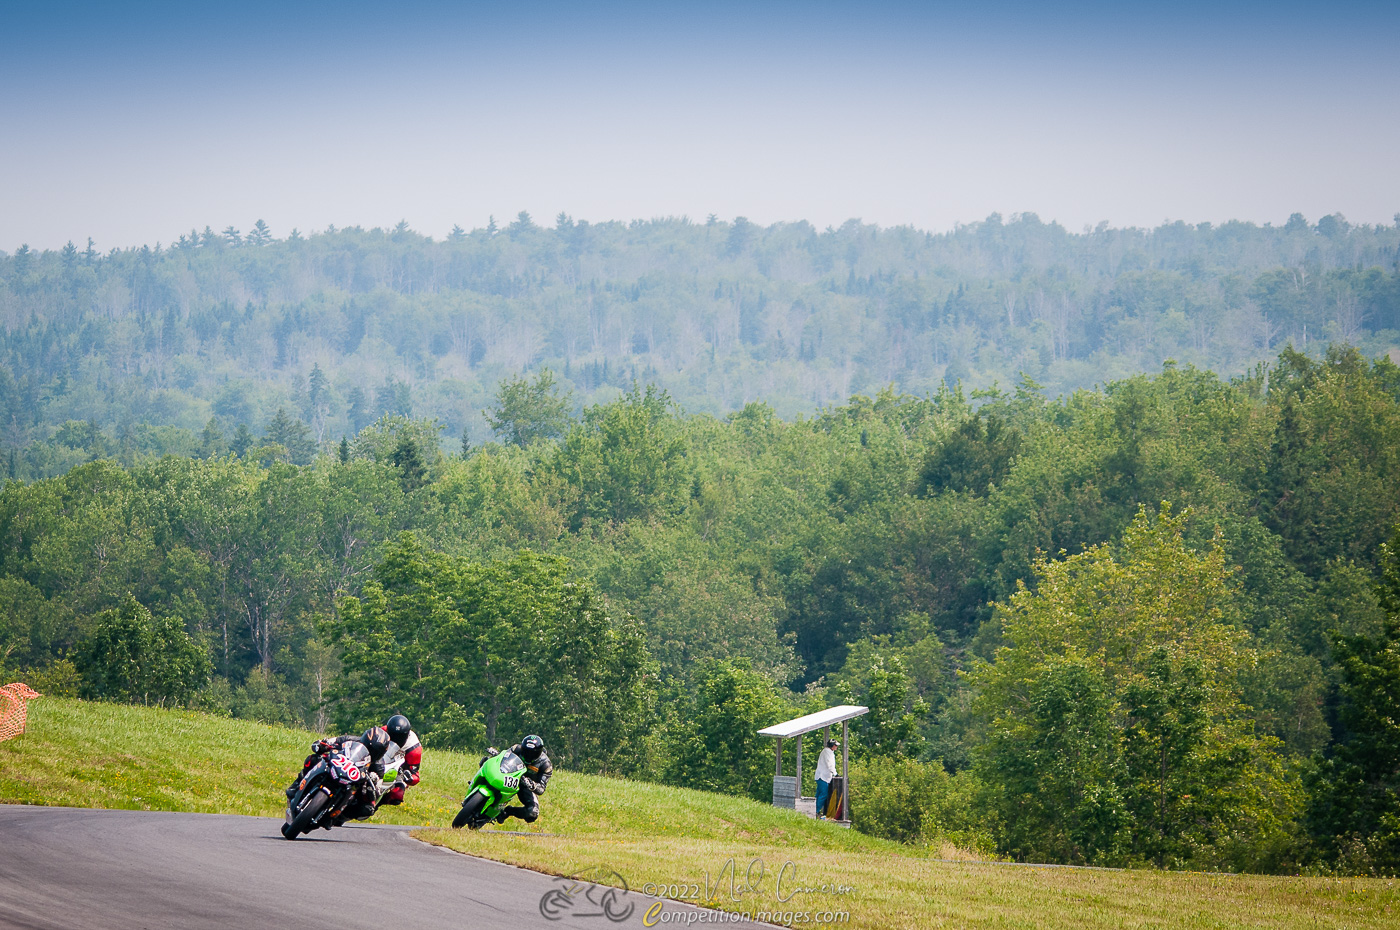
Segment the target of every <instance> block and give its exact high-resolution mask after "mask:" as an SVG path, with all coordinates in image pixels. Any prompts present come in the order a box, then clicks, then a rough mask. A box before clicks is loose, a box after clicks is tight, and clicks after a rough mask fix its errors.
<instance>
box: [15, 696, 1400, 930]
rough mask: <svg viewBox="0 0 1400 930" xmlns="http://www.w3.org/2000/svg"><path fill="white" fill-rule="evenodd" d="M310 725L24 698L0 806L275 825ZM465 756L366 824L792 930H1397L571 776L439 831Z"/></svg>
mask: <svg viewBox="0 0 1400 930" xmlns="http://www.w3.org/2000/svg"><path fill="white" fill-rule="evenodd" d="M316 735H317V734H313V733H307V732H301V731H296V730H287V729H282V728H277V727H266V726H261V725H259V724H254V723H248V722H246V721H235V720H224V719H220V718H215V717H208V716H204V715H201V714H195V713H190V712H187V711H161V710H152V709H145V708H137V707H126V706H120V705H110V704H91V703H85V702H82V701H73V700H64V699H56V698H43V699H41V700H38V701H35V702H33V703H32V704H31V705H30V727H29V732H28V733H26V734H25V735H24V736H22V737H20V738H18V739H15V740H11V741H8V742H4V743H0V801H3V802H6V803H25V804H49V805H66V806H75V807H107V808H134V809H149V810H176V811H202V812H210V813H213V812H218V813H236V814H253V815H261V816H271V817H280V816H281V813H282V805H283V796H282V790H281V789H282V788H283V787H284V786H285V785H286V783H287V781H288V780H290V777H291V774H292V771H293V770H294V769H295V768H296V767H297V766H299V765H300V763H301V760H302V759H303V758H304V757H305V753H306V751H307V748H308V746H309V744H310V742H311V740H312V739H314V738H315V736H316ZM476 761H477V760H476V758H475V757H473V756H466V755H463V754H460V753H450V752H434V751H429V752H427V753H426V754H425V760H424V765H423V776H424V781H423V784H422V785H421V786H420V787H419V788H416V789H414V790H412V791H410V792H409V795H408V797H409V802H408V803H406V804H404V805H403V806H401V807H399V808H386V809H385V810H384V811H383V812H381V814H380V815H378V819H380V820H383V821H387V822H391V823H404V824H413V825H418V826H420V827H422V829H420V830H418V831H416V832H415V835H416V836H418V837H419V838H420V839H423V840H426V841H428V842H432V843H436V844H439V845H444V846H448V847H451V848H453V849H457V850H460V851H462V852H466V853H470V854H472V855H477V856H484V857H487V858H491V859H498V860H501V861H505V862H511V863H514V864H517V865H521V866H525V867H527V868H533V869H537V870H539V871H542V872H547V873H550V874H555V875H570V874H575V873H579V872H587V873H589V874H590V875H595V876H597V875H601V874H602V873H609V874H612V873H615V874H616V875H619V876H621V877H622V878H623V879H625V880H626V882H627V883H628V885H629V887H631V888H633V889H637V890H643V889H644V888H645V887H646V886H647V885H649V884H656V885H662V886H672V887H670V888H668V889H666V890H669V891H670V892H671V894H672V896H675V897H679V898H683V899H685V900H689V901H691V902H693V903H700V904H709V905H711V906H716V907H721V908H724V909H726V910H731V911H748V912H750V913H754V912H761V911H769V912H774V911H776V912H779V913H783V914H791V915H793V917H794V923H795V924H796V925H802V924H803V922H804V919H805V920H806V921H807V923H806V925H809V926H810V925H815V924H814V923H813V921H815V920H816V919H818V918H820V917H821V916H823V915H825V914H827V913H829V912H845V913H848V914H849V919H847V920H844V921H841V922H839V923H837V924H836V926H842V927H857V928H871V930H875V928H880V930H884V928H926V927H979V928H980V927H986V928H1032V927H1034V928H1040V927H1046V928H1061V927H1063V928H1081V927H1090V928H1099V927H1102V928H1109V927H1113V928H1120V927H1124V928H1192V930H1195V928H1221V930H1224V928H1235V927H1259V928H1285V927H1299V928H1312V927H1320V928H1338V930H1341V928H1348V930H1350V928H1354V930H1362V928H1380V927H1400V916H1397V915H1400V882H1396V881H1392V880H1384V879H1354V878H1347V879H1323V878H1290V877H1274V876H1226V875H1199V874H1188V873H1169V872H1150V871H1126V872H1117V871H1103V870H1090V869H1051V868H1027V867H1018V866H1010V865H1004V864H996V863H983V862H974V861H955V862H950V861H940V860H942V859H947V858H958V857H960V854H959V853H958V852H957V851H956V850H954V849H952V848H951V847H944V848H942V849H913V848H910V847H904V846H899V845H897V844H894V843H888V842H885V841H881V840H876V839H873V838H871V837H867V836H863V835H861V834H858V833H852V832H848V831H845V830H841V829H839V828H836V827H833V826H830V825H827V824H820V823H816V822H814V821H810V820H807V819H806V818H803V817H799V816H797V815H795V814H792V813H790V812H783V811H778V810H775V809H773V808H772V807H770V806H768V805H764V804H757V803H754V802H751V801H745V800H736V799H733V798H727V797H724V796H722V795H713V794H706V793H703V792H698V791H689V790H685V789H678V788H667V787H662V786H657V785H649V784H643V783H638V782H628V781H620V780H616V779H605V778H599V777H597V776H590V775H579V774H574V773H570V772H561V773H560V774H559V775H557V776H556V777H555V779H554V780H553V781H552V783H551V785H550V790H549V793H548V794H547V795H546V796H545V798H544V801H543V808H544V815H543V817H542V818H541V820H540V822H539V823H538V824H536V825H534V826H533V827H529V828H524V829H525V830H526V832H531V833H536V834H541V835H536V836H518V835H510V834H507V833H505V832H503V831H504V830H505V829H506V828H504V827H503V828H501V830H499V831H493V830H491V829H487V830H483V831H481V832H480V833H464V832H457V831H453V830H448V829H444V828H443V827H444V825H445V824H446V823H447V822H448V820H449V819H450V818H451V816H452V814H453V813H455V812H456V809H457V805H458V803H459V802H460V799H461V796H462V794H463V792H464V791H465V788H466V784H467V782H468V781H469V780H470V777H471V775H472V773H474V772H475V770H476ZM857 790H858V789H857ZM856 797H857V801H856V803H857V804H858V803H859V801H858V797H859V796H858V795H857V796H856ZM511 824H512V825H513V828H517V829H518V828H519V827H518V825H519V822H518V821H511ZM961 858H967V857H961ZM731 861H732V862H733V870H732V872H731V871H730V869H729V868H728V865H727V864H728V863H730V862H731ZM759 863H761V865H759ZM789 863H790V864H789ZM780 875H781V885H780V884H779V881H778V880H779V877H780ZM760 876H761V877H760ZM615 880H616V879H614V881H615ZM823 885H826V886H828V890H826V891H822V890H820V889H821V886H823ZM837 886H840V887H839V888H838V887H837ZM803 888H812V889H818V890H810V891H804V890H801V889H803ZM832 889H836V890H835V891H833V890H832ZM793 892H796V893H795V894H794V893H793ZM780 896H781V898H782V899H786V900H782V899H780ZM658 925H659V924H658Z"/></svg>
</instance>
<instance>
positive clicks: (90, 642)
mask: <svg viewBox="0 0 1400 930" xmlns="http://www.w3.org/2000/svg"><path fill="white" fill-rule="evenodd" d="M209 667H210V663H209V657H208V654H207V653H206V652H205V650H204V648H203V646H202V645H201V644H199V643H196V642H195V641H194V640H192V639H191V638H190V637H189V635H188V634H187V633H186V632H185V631H184V628H183V625H182V624H181V622H180V621H179V620H178V619H177V618H174V617H154V616H152V615H151V612H150V611H149V610H147V609H146V608H145V607H144V606H142V605H141V604H140V602H138V601H137V600H136V598H134V597H132V596H130V595H127V597H126V598H125V599H124V600H123V601H122V603H121V604H120V605H119V606H117V607H114V608H112V609H111V610H106V611H103V612H102V613H100V614H98V615H97V618H96V620H95V622H94V626H93V629H92V631H91V632H90V633H89V634H88V636H87V637H86V638H85V639H84V640H83V642H82V644H81V645H80V646H79V651H78V668H79V670H80V671H81V672H82V674H83V695H84V696H85V697H91V698H102V699H105V700H109V701H127V702H130V703H141V704H155V705H158V706H164V705H165V704H167V703H177V704H178V703H183V702H185V701H188V700H189V699H190V697H191V696H192V695H193V694H194V693H195V691H196V690H198V689H199V687H200V686H201V685H203V684H204V683H205V682H206V681H208V678H209Z"/></svg>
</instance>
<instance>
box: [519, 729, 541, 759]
mask: <svg viewBox="0 0 1400 930" xmlns="http://www.w3.org/2000/svg"><path fill="white" fill-rule="evenodd" d="M542 752H544V740H542V739H540V738H539V737H538V736H535V735H534V734H533V733H532V734H530V735H529V736H527V737H525V738H524V739H523V740H521V741H520V758H522V759H524V760H525V761H526V762H534V761H535V760H536V759H538V758H539V757H540V753H542Z"/></svg>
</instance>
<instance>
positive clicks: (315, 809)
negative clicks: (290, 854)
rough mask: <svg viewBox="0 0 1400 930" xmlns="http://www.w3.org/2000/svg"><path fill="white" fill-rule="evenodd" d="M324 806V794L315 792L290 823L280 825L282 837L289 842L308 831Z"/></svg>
mask: <svg viewBox="0 0 1400 930" xmlns="http://www.w3.org/2000/svg"><path fill="white" fill-rule="evenodd" d="M325 806H326V793H325V792H324V791H319V790H318V791H315V792H313V793H312V795H311V797H309V798H307V799H306V801H305V804H304V806H303V807H302V809H301V810H299V811H297V815H296V816H295V817H293V818H292V822H291V823H288V824H283V825H282V835H283V836H285V837H286V838H287V839H289V840H294V839H296V838H297V837H298V836H300V835H301V834H303V833H306V832H308V831H310V829H311V822H312V821H313V820H315V819H316V815H317V814H319V813H321V808H323V807H325Z"/></svg>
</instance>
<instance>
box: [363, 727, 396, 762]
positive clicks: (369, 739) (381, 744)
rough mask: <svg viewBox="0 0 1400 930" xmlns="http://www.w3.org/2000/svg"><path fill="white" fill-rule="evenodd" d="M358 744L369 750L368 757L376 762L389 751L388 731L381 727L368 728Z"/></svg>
mask: <svg viewBox="0 0 1400 930" xmlns="http://www.w3.org/2000/svg"><path fill="white" fill-rule="evenodd" d="M360 742H362V743H364V744H365V746H366V747H367V748H368V749H369V757H370V758H371V759H373V760H374V761H375V762H378V761H379V760H380V759H382V758H384V754H385V753H386V752H388V751H389V742H390V741H389V731H388V730H386V729H384V728H383V727H370V728H369V729H368V730H366V731H365V734H364V736H361V737H360Z"/></svg>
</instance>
